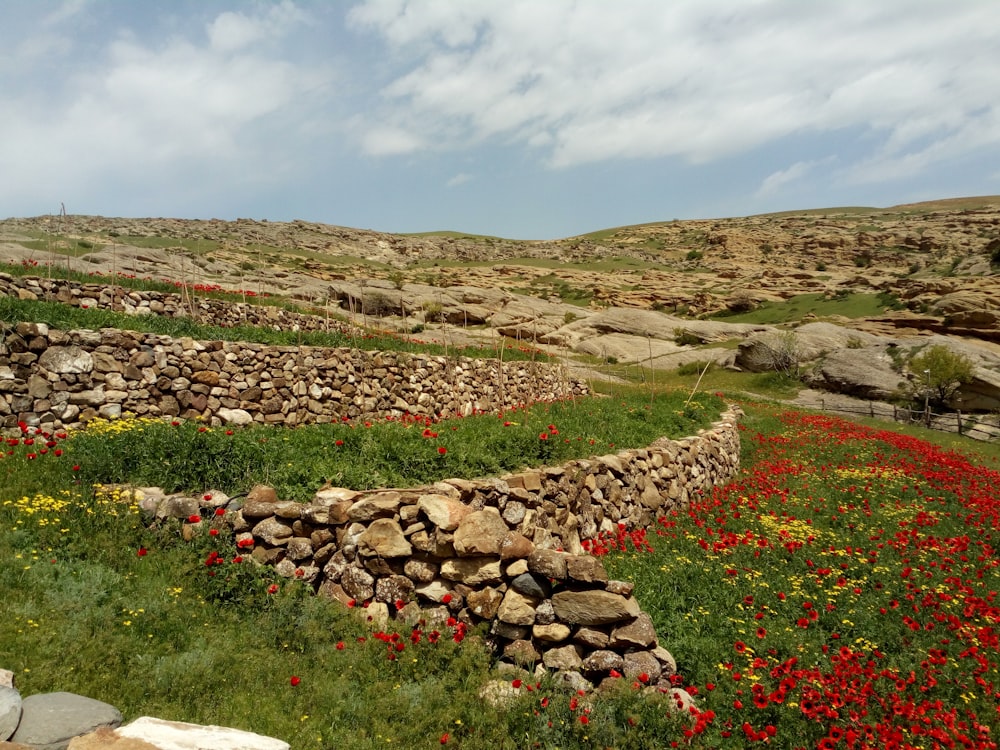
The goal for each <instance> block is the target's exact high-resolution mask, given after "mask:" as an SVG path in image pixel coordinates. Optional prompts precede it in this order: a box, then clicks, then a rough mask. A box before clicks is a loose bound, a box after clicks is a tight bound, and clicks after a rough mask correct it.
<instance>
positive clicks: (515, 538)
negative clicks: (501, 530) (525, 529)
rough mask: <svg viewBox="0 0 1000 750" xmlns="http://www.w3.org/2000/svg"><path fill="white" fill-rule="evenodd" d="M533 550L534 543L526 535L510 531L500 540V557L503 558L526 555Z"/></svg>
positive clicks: (510, 558)
mask: <svg viewBox="0 0 1000 750" xmlns="http://www.w3.org/2000/svg"><path fill="white" fill-rule="evenodd" d="M534 551H535V545H534V544H533V543H532V542H531V540H530V539H528V538H527V537H525V536H523V535H521V534H519V533H517V532H516V531H511V532H508V533H507V534H506V536H504V538H503V541H502V542H500V557H501V559H503V560H514V559H517V558H523V557H528V555H530V554H531V553H532V552H534Z"/></svg>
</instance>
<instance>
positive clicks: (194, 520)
mask: <svg viewBox="0 0 1000 750" xmlns="http://www.w3.org/2000/svg"><path fill="white" fill-rule="evenodd" d="M199 521H201V516H199V515H198V514H197V513H192V514H191V515H190V516H188V523H198V522H199Z"/></svg>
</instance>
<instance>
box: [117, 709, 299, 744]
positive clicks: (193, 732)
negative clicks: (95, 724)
mask: <svg viewBox="0 0 1000 750" xmlns="http://www.w3.org/2000/svg"><path fill="white" fill-rule="evenodd" d="M115 734H117V735H118V736H119V737H131V738H133V739H137V740H143V741H145V742H148V743H149V744H150V745H153V746H154V747H156V748H158V750H203V749H204V748H212V750H290V747H291V746H290V745H289V744H288V743H287V742H284V741H282V740H277V739H275V738H274V737H265V736H264V735H261V734H254V733H253V732H245V731H243V730H242V729H230V728H228V727H217V726H212V725H203V724H186V723H184V722H180V721H165V720H163V719H155V718H153V717H151V716H142V717H140V718H138V719H136V720H135V721H133V722H132V723H131V724H128V725H126V726H124V727H121V728H120V729H118V730H116V731H115Z"/></svg>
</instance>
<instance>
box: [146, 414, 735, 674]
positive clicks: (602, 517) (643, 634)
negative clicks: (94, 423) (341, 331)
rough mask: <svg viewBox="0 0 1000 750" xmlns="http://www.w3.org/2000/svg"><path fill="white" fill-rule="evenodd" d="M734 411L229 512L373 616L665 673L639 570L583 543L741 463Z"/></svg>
mask: <svg viewBox="0 0 1000 750" xmlns="http://www.w3.org/2000/svg"><path fill="white" fill-rule="evenodd" d="M737 417H738V412H735V411H733V412H729V413H727V414H726V415H725V416H724V417H723V419H721V420H720V421H719V422H718V423H716V424H715V425H714V426H713V427H712V428H711V429H710V430H706V431H704V432H702V433H701V434H699V435H697V436H693V437H689V438H685V439H684V440H681V441H659V442H658V443H657V444H655V445H654V446H651V447H649V448H646V449H642V450H630V451H622V452H620V453H618V454H615V455H612V456H604V457H601V458H594V459H590V460H586V461H571V462H569V463H567V464H565V465H563V466H559V467H550V468H544V469H538V470H533V471H529V472H522V473H520V474H516V475H510V476H507V477H503V478H499V479H490V480H480V481H466V480H458V479H453V480H448V481H445V482H439V483H436V484H434V485H431V486H426V487H420V488H412V489H401V490H384V489H383V490H375V491H366V492H356V491H353V490H347V489H341V488H328V489H324V490H321V491H319V492H318V493H317V494H316V496H315V497H314V498H313V500H312V502H311V503H308V504H303V503H296V502H292V501H280V500H279V499H278V497H277V496H276V494H275V492H274V490H273V489H271V488H267V487H256V488H254V489H253V490H252V491H251V492H250V493H249V494H248V496H247V499H246V501H245V502H244V504H243V506H242V508H241V509H239V510H231V511H230V512H229V513H227V514H226V516H225V518H226V522H227V523H229V524H230V525H231V526H232V528H233V530H234V532H235V533H236V538H237V542H238V543H239V544H241V545H242V546H252V547H253V554H252V557H253V559H254V560H255V561H257V562H258V563H261V564H268V565H274V566H275V568H276V570H277V572H278V573H279V574H281V575H283V576H285V577H288V578H293V579H298V580H302V581H305V582H307V583H310V584H312V585H313V586H314V587H315V588H316V589H317V590H318V591H319V592H320V593H322V594H324V595H326V596H329V597H332V598H335V599H338V600H340V601H342V602H345V603H352V602H353V603H357V604H360V603H367V606H368V609H367V613H368V614H369V615H370V616H372V617H373V618H374V619H376V620H382V619H387V618H388V617H389V616H390V615H395V616H397V617H402V618H410V619H417V618H421V617H422V618H424V619H426V620H428V621H431V622H444V621H445V620H447V618H449V617H451V618H454V619H455V620H456V621H458V622H462V623H466V624H467V625H475V624H478V623H482V622H487V623H488V624H489V632H490V635H491V637H492V638H493V639H494V643H495V646H496V648H497V651H498V653H499V654H500V656H501V658H502V660H503V661H504V662H507V663H509V664H511V665H516V666H520V667H525V668H528V669H535V668H538V667H539V666H540V667H543V668H544V669H547V670H553V671H556V672H561V673H564V674H566V675H571V674H576V675H580V674H582V675H583V677H584V678H586V680H588V681H589V682H590V683H594V682H598V683H599V682H601V681H603V680H605V679H609V678H613V676H614V675H615V674H616V673H617V674H620V675H624V676H625V677H627V678H632V679H637V680H638V679H642V681H644V682H646V681H648V682H649V683H650V684H655V683H656V682H657V681H658V680H662V681H663V683H664V687H666V683H667V682H668V678H669V676H670V675H671V674H672V673H673V669H674V666H673V659H672V658H671V656H670V654H669V653H667V652H666V651H665V650H664V649H662V648H661V647H660V646H659V645H658V644H657V642H656V635H655V632H654V630H653V626H652V621H651V620H650V618H649V616H648V615H647V614H645V613H644V612H642V611H641V609H640V608H639V605H638V603H637V602H636V600H635V598H634V597H633V595H632V594H633V592H632V585H631V584H629V583H626V582H622V581H613V580H609V579H608V575H607V572H606V571H605V569H604V567H603V565H602V564H601V562H600V560H599V558H597V557H593V556H591V555H589V554H586V552H585V549H584V542H585V541H587V540H590V541H594V540H596V539H597V538H598V537H599V535H600V534H601V532H605V533H616V532H617V530H618V527H619V524H620V525H621V526H622V527H623V528H625V529H629V530H630V529H633V528H639V527H640V526H643V525H646V524H648V523H651V522H652V521H653V520H654V519H655V518H656V517H658V516H660V515H662V514H664V513H665V512H667V511H668V510H669V509H670V508H673V507H677V506H679V505H681V504H682V503H684V502H686V501H687V499H688V498H689V497H691V496H693V495H694V494H697V493H702V492H705V491H707V490H709V489H711V487H712V485H713V484H715V483H716V482H724V481H727V480H728V479H730V478H731V477H732V476H734V475H735V473H736V472H737V471H738V468H739V447H740V446H739V433H738V430H737V428H736V420H737ZM602 488H603V489H602ZM147 494H148V495H149V497H148V498H147V499H146V500H144V501H142V503H141V505H142V507H144V509H145V510H146V512H147V513H149V514H150V515H151V516H156V515H158V516H160V517H165V516H170V515H172V516H175V517H178V518H184V517H187V515H188V514H190V513H192V512H197V507H198V505H199V501H197V500H193V499H191V500H190V502H188V503H185V502H182V501H181V499H180V498H177V497H167V498H159V499H158V498H156V497H155V493H147ZM202 502H204V501H202ZM205 510H206V512H210V511H211V508H208V507H207V506H206V508H205ZM185 528H188V527H185ZM567 679H569V678H567ZM577 679H579V677H578V678H577Z"/></svg>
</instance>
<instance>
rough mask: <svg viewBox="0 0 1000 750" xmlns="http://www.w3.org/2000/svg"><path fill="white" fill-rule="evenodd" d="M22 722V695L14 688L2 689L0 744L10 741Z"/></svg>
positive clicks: (0, 689) (0, 698) (0, 695)
mask: <svg viewBox="0 0 1000 750" xmlns="http://www.w3.org/2000/svg"><path fill="white" fill-rule="evenodd" d="M19 721H21V694H20V693H19V692H18V691H17V690H15V689H14V688H12V687H6V686H3V687H0V742H2V741H4V740H6V739H9V738H10V736H11V735H12V734H14V730H15V729H17V724H18V722H19Z"/></svg>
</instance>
